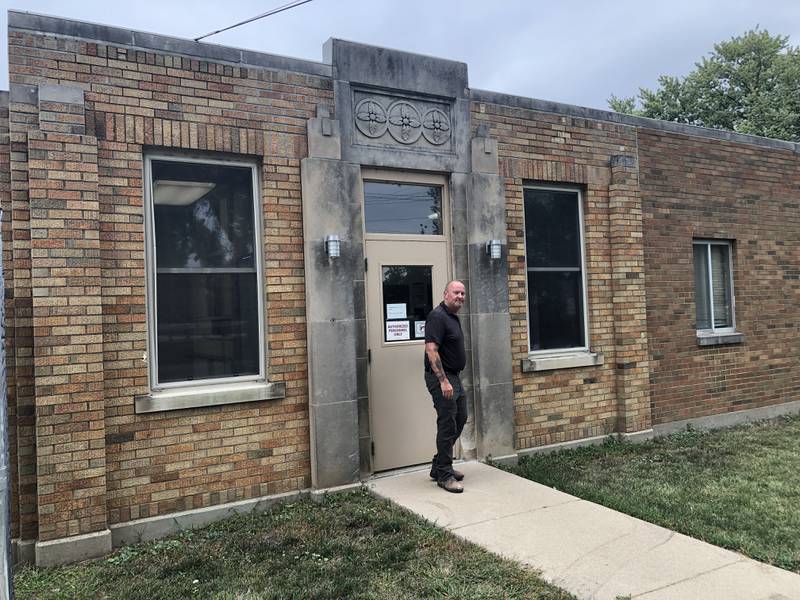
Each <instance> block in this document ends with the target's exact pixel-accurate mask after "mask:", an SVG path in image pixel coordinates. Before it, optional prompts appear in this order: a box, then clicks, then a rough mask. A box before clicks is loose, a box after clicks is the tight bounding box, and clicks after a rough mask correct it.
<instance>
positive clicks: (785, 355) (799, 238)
mask: <svg viewBox="0 0 800 600" xmlns="http://www.w3.org/2000/svg"><path fill="white" fill-rule="evenodd" d="M639 156H640V160H641V189H642V197H643V208H644V215H645V241H646V243H645V259H646V273H647V301H648V310H647V323H648V332H649V337H650V346H651V356H652V361H651V394H652V404H653V420H654V422H655V423H668V422H670V421H677V420H682V419H687V418H690V417H699V416H704V415H713V414H719V413H726V412H731V411H736V410H742V409H746V408H756V407H761V406H767V405H771V404H777V403H782V402H788V401H793V400H797V393H798V390H799V389H800V368H799V367H800V364H798V356H800V335H798V333H800V331H799V329H798V328H799V327H800V325H799V324H798V321H797V315H798V311H800V267H799V266H798V265H800V244H798V242H800V210H798V209H800V157H798V155H797V154H794V153H792V152H790V151H788V150H777V149H766V148H762V147H757V146H750V145H746V144H734V143H730V142H724V141H717V140H714V141H710V140H707V139H703V138H697V137H689V136H684V135H677V134H667V133H664V132H659V131H653V130H642V131H640V133H639ZM694 238H712V239H723V240H732V241H733V271H734V272H733V276H734V294H735V298H736V328H737V329H738V330H739V331H741V332H742V333H744V343H742V344H738V345H731V346H717V347H700V346H698V344H697V339H696V330H695V303H694V275H693V272H694V265H693V259H692V240H693V239H694Z"/></svg>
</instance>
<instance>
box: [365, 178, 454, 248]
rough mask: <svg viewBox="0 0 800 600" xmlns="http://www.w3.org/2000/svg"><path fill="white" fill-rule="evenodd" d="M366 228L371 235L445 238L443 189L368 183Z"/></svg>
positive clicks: (402, 184)
mask: <svg viewBox="0 0 800 600" xmlns="http://www.w3.org/2000/svg"><path fill="white" fill-rule="evenodd" d="M364 225H365V228H366V231H367V233H394V234H406V235H443V231H442V188H441V186H437V185H419V184H410V183H393V182H386V181H365V182H364Z"/></svg>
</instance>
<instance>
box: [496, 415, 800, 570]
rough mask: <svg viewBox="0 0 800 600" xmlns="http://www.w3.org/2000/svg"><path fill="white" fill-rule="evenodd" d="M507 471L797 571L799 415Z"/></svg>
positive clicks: (548, 458) (591, 450)
mask: <svg viewBox="0 0 800 600" xmlns="http://www.w3.org/2000/svg"><path fill="white" fill-rule="evenodd" d="M509 470H511V471H512V472H513V473H516V474H517V475H521V476H522V477H527V478H528V479H532V480H534V481H538V482H540V483H543V484H545V485H549V486H552V487H555V488H557V489H559V490H562V491H565V492H567V493H569V494H573V495H575V496H578V497H580V498H584V499H586V500H590V501H592V502H597V503H598V504H603V505H605V506H608V507H610V508H613V509H616V510H619V511H621V512H625V513H628V514H630V515H633V516H636V517H639V518H641V519H644V520H646V521H650V522H651V523H656V524H658V525H662V526H664V527H667V528H669V529H674V530H676V531H679V532H681V533H685V534H686V535H689V536H692V537H694V538H698V539H701V540H705V541H707V542H710V543H712V544H716V545H718V546H723V547H725V548H730V549H731V550H736V551H739V552H742V553H743V554H746V555H748V556H751V557H752V558H755V559H757V560H760V561H763V562H767V563H770V564H773V565H776V566H778V567H782V568H784V569H788V570H791V571H795V572H798V573H800V417H791V418H782V419H778V420H776V421H770V422H762V423H756V424H753V425H747V426H742V427H736V428H733V429H721V430H716V431H711V432H700V431H686V432H681V433H676V434H673V435H670V436H668V437H665V438H660V439H656V440H653V441H650V442H647V443H645V444H631V443H620V442H613V441H609V442H608V443H606V444H604V445H602V446H595V447H587V448H578V449H575V450H569V451H564V452H559V453H557V454H550V455H532V456H529V457H526V458H524V459H522V460H521V461H520V464H519V465H518V466H516V467H512V468H510V469H509Z"/></svg>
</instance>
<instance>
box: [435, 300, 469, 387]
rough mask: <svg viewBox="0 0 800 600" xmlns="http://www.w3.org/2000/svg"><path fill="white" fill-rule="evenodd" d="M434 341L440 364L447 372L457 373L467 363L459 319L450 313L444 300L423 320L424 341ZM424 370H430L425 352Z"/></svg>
mask: <svg viewBox="0 0 800 600" xmlns="http://www.w3.org/2000/svg"><path fill="white" fill-rule="evenodd" d="M428 342H436V343H437V344H439V357H440V358H441V359H442V366H443V367H444V370H445V371H447V372H448V373H459V372H460V371H462V370H463V369H464V366H465V365H466V364H467V354H466V352H465V351H464V333H463V332H462V331H461V321H459V320H458V315H454V314H452V313H450V312H449V311H448V310H447V308H446V307H445V305H444V302H442V303H440V304H439V306H437V307H436V308H434V309H433V310H432V311H431V312H430V313H428V318H427V319H426V320H425V343H428ZM425 370H426V371H430V370H431V364H430V361H429V360H428V354H427V353H425Z"/></svg>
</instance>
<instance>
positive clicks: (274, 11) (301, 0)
mask: <svg viewBox="0 0 800 600" xmlns="http://www.w3.org/2000/svg"><path fill="white" fill-rule="evenodd" d="M309 2H311V0H296V1H295V2H289V3H288V4H284V5H283V6H279V7H278V8H273V9H272V10H268V11H267V12H265V13H264V14H261V15H258V16H256V17H251V18H249V19H247V20H245V21H242V22H241V23H236V24H235V25H231V26H230V27H225V28H224V29H217V30H216V31H212V32H211V33H207V34H205V35H201V36H200V37H196V38H194V41H195V42H199V41H200V40H202V39H203V38H207V37H210V36H212V35H216V34H218V33H222V32H223V31H228V30H229V29H233V28H234V27H239V26H240V25H246V24H247V23H252V22H253V21H258V20H259V19H263V18H264V17H269V16H270V15H275V14H278V13H279V12H283V11H285V10H289V9H290V8H294V7H296V6H300V5H301V4H307V3H309Z"/></svg>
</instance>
